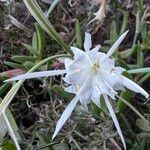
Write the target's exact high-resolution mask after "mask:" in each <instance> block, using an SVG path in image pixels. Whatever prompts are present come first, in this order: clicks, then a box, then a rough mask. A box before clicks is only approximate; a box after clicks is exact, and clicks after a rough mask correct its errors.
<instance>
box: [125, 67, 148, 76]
mask: <svg viewBox="0 0 150 150" xmlns="http://www.w3.org/2000/svg"><path fill="white" fill-rule="evenodd" d="M127 72H128V73H130V74H136V73H137V74H138V73H150V67H146V68H138V69H132V70H127Z"/></svg>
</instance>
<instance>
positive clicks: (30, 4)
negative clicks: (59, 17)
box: [24, 0, 72, 54]
mask: <svg viewBox="0 0 150 150" xmlns="http://www.w3.org/2000/svg"><path fill="white" fill-rule="evenodd" d="M24 3H25V5H26V7H27V8H28V10H29V11H30V13H31V14H32V16H33V17H34V18H35V20H36V21H37V22H38V23H39V24H40V25H41V27H42V28H43V29H44V30H45V31H46V32H47V33H48V34H49V35H50V36H51V37H52V38H53V39H54V40H55V41H56V42H58V43H59V44H60V45H61V46H62V47H63V48H64V49H65V50H66V51H68V52H69V53H70V54H72V53H71V51H70V50H69V48H68V46H67V45H66V44H65V43H64V42H63V40H62V39H61V38H60V36H59V34H58V33H57V32H56V30H55V29H54V27H53V26H52V24H51V23H50V22H49V21H48V19H47V18H46V16H45V15H44V13H43V12H42V10H41V8H40V6H39V5H38V3H37V2H36V0H24Z"/></svg>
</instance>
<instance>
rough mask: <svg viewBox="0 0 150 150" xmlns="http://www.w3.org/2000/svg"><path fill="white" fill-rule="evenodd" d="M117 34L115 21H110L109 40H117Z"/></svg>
mask: <svg viewBox="0 0 150 150" xmlns="http://www.w3.org/2000/svg"><path fill="white" fill-rule="evenodd" d="M117 37H118V34H117V25H116V22H115V20H113V21H112V23H111V27H110V38H109V39H110V40H112V41H113V42H114V41H115V40H116V39H117Z"/></svg>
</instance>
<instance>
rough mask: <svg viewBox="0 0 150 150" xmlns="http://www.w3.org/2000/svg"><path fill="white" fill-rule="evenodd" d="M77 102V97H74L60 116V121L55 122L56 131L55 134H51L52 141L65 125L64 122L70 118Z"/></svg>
mask: <svg viewBox="0 0 150 150" xmlns="http://www.w3.org/2000/svg"><path fill="white" fill-rule="evenodd" d="M78 101H79V99H78V97H77V96H76V97H75V98H74V99H73V100H72V101H71V102H70V103H69V105H68V106H67V107H66V109H65V110H64V112H63V114H62V115H61V117H60V119H59V120H58V122H57V125H56V129H55V132H54V134H53V137H52V139H54V138H55V137H56V135H57V134H58V132H59V131H60V129H61V128H62V126H63V125H64V124H65V122H66V121H67V119H68V118H69V117H70V115H71V113H72V111H73V110H74V108H75V106H76V104H77V102H78Z"/></svg>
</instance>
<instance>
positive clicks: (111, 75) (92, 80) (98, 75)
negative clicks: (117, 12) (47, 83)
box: [7, 31, 149, 149]
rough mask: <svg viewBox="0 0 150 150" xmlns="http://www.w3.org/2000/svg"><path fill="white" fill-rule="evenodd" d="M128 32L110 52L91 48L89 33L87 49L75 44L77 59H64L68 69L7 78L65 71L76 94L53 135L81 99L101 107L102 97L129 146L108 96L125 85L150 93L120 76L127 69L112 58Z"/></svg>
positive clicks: (41, 75) (97, 47) (133, 89)
mask: <svg viewBox="0 0 150 150" xmlns="http://www.w3.org/2000/svg"><path fill="white" fill-rule="evenodd" d="M127 33H128V31H127V32H125V33H124V34H122V35H121V36H120V38H119V39H118V40H117V41H116V42H115V43H114V44H113V46H112V47H111V48H110V50H109V51H108V52H107V54H105V53H102V52H99V49H100V45H97V46H96V47H95V48H93V49H92V50H90V49H91V46H92V43H91V35H90V34H89V33H86V34H85V42H84V49H85V51H82V50H80V49H78V48H76V47H71V50H72V52H73V53H74V58H73V60H72V59H68V58H66V59H65V68H66V69H65V70H54V71H43V72H37V73H27V74H25V75H20V76H18V77H14V78H12V79H9V80H7V81H13V80H22V79H29V78H35V77H44V76H54V75H60V74H66V75H65V77H64V78H63V80H64V81H65V82H66V83H68V84H69V85H70V86H69V87H67V88H66V91H68V92H70V93H74V94H76V96H75V97H74V99H73V100H72V101H71V102H70V103H69V105H68V106H67V107H66V109H65V111H64V112H63V114H62V116H61V117H60V119H59V120H58V122H57V125H56V130H55V133H54V135H53V138H55V136H56V135H57V134H58V132H59V131H60V129H61V128H62V126H63V125H64V123H65V122H66V120H67V119H68V118H69V117H70V115H71V113H72V111H73V110H74V108H75V106H76V104H77V103H78V101H80V103H81V104H82V105H83V106H84V107H85V108H87V105H88V104H89V103H90V101H93V102H94V103H95V104H96V105H97V106H98V107H100V96H103V97H104V99H105V102H106V105H107V107H108V110H109V112H110V115H111V117H112V119H113V121H114V124H115V126H116V128H117V131H118V134H119V136H120V138H121V140H122V143H123V145H124V147H125V149H126V145H125V141H124V137H123V134H122V132H121V129H120V126H119V123H118V120H117V118H116V116H115V112H114V110H113V108H112V106H111V104H110V102H109V98H111V99H115V97H116V96H117V91H118V90H122V89H123V88H124V87H126V88H128V89H130V90H132V91H135V92H137V93H141V94H143V95H144V96H145V97H146V98H148V97H149V94H148V93H147V92H146V91H145V90H144V89H143V88H141V87H140V86H139V85H137V84H136V83H135V82H133V81H131V80H130V79H128V78H126V77H124V76H123V75H121V74H122V72H123V71H125V69H123V68H121V67H115V61H114V59H111V58H110V56H111V55H112V54H113V53H114V51H115V50H116V49H117V47H118V46H119V45H120V43H121V42H122V41H123V39H124V38H125V36H126V34H127Z"/></svg>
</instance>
